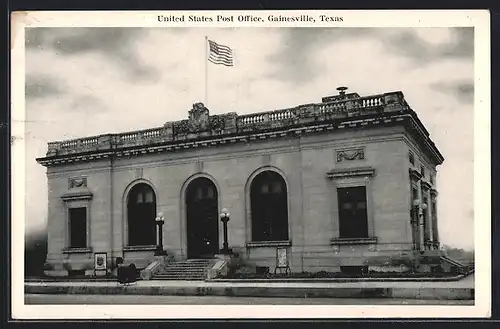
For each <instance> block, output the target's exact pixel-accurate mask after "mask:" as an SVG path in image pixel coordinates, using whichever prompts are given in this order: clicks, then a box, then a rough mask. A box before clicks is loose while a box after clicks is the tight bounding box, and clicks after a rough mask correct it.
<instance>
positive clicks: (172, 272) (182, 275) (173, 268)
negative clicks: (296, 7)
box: [154, 259, 214, 280]
mask: <svg viewBox="0 0 500 329" xmlns="http://www.w3.org/2000/svg"><path fill="white" fill-rule="evenodd" d="M213 264H214V260H213V259H190V260H186V261H181V262H173V263H169V264H168V265H167V266H166V267H165V268H163V269H162V270H160V271H159V272H158V273H156V274H155V275H154V279H155V280H205V279H206V278H207V271H208V269H209V268H210V267H211V266H212V265H213Z"/></svg>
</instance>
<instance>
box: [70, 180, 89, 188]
mask: <svg viewBox="0 0 500 329" xmlns="http://www.w3.org/2000/svg"><path fill="white" fill-rule="evenodd" d="M81 187H87V177H72V178H69V179H68V189H72V188H81Z"/></svg>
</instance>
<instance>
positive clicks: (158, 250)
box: [155, 212, 167, 256]
mask: <svg viewBox="0 0 500 329" xmlns="http://www.w3.org/2000/svg"><path fill="white" fill-rule="evenodd" d="M155 221H156V224H157V225H158V246H157V247H156V251H155V256H165V255H167V252H166V251H165V250H163V224H164V223H165V219H164V218H163V213H162V212H159V213H158V215H157V216H156V218H155Z"/></svg>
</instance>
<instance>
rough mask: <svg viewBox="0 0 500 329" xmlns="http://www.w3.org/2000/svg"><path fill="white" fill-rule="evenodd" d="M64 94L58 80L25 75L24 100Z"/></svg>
mask: <svg viewBox="0 0 500 329" xmlns="http://www.w3.org/2000/svg"><path fill="white" fill-rule="evenodd" d="M63 93H65V91H64V90H63V88H62V87H61V86H60V83H59V82H58V80H56V79H54V78H52V77H49V76H46V75H27V76H26V84H25V95H26V100H28V101H29V100H33V99H38V98H45V97H49V96H54V95H61V94H63Z"/></svg>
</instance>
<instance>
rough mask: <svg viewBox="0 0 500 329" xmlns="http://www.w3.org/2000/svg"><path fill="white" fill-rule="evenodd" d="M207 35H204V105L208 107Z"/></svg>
mask: <svg viewBox="0 0 500 329" xmlns="http://www.w3.org/2000/svg"><path fill="white" fill-rule="evenodd" d="M207 44H208V37H207V36H205V101H204V102H205V107H207V108H208V47H207Z"/></svg>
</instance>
